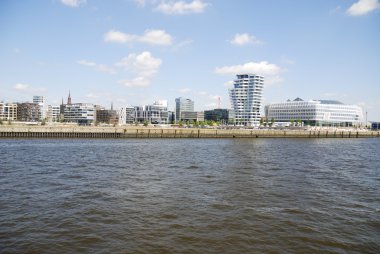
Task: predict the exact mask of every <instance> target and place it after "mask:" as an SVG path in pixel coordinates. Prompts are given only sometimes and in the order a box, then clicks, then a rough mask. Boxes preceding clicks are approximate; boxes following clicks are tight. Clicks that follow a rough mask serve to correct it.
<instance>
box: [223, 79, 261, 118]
mask: <svg viewBox="0 0 380 254" xmlns="http://www.w3.org/2000/svg"><path fill="white" fill-rule="evenodd" d="M236 77H237V78H236V79H235V80H234V87H233V88H231V89H229V94H230V100H231V106H232V109H233V110H234V112H235V123H236V124H237V125H244V126H258V125H259V124H260V117H261V115H260V109H261V103H262V93H263V87H264V77H262V76H259V75H255V74H238V75H236Z"/></svg>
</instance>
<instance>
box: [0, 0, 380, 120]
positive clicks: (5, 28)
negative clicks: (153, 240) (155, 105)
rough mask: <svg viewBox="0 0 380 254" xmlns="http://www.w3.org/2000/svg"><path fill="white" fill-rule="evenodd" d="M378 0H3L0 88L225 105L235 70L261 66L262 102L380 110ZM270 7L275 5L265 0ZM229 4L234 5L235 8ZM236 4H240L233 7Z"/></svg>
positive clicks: (89, 98) (6, 96) (5, 92)
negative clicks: (333, 103) (317, 102)
mask: <svg viewBox="0 0 380 254" xmlns="http://www.w3.org/2000/svg"><path fill="white" fill-rule="evenodd" d="M379 6H380V4H379V1H377V0H361V1H357V0H352V1H351V0H350V1H348V0H347V1H345V0H334V1H318V2H317V3H315V2H307V3H306V2H303V1H299V2H295V1H281V2H280V1H266V2H265V3H264V2H259V1H234V2H227V1H224V2H221V1H219V2H218V1H201V0H194V1H192V0H189V1H148V0H146V1H143V0H138V1H132V0H130V1H114V2H112V5H110V4H109V3H106V2H101V1H92V0H87V1H84V0H82V1H76V0H62V1H58V0H56V1H38V2H35V1H17V2H15V1H2V2H1V3H0V7H1V8H0V21H1V25H0V31H1V33H2V40H1V42H0V52H1V55H2V57H1V59H0V69H1V71H0V74H1V75H0V90H1V92H0V100H4V101H6V102H11V101H30V100H31V98H32V96H33V95H42V96H45V97H46V98H47V100H48V102H49V104H50V105H59V104H60V103H61V99H62V97H63V98H64V99H66V96H67V94H68V91H69V90H70V91H71V93H72V94H73V100H74V101H75V102H91V103H95V104H99V105H104V106H107V107H108V105H110V103H111V102H114V105H115V107H118V108H120V107H122V106H126V105H144V104H150V103H152V102H153V101H156V100H159V99H167V100H168V101H169V108H170V109H173V108H174V101H175V98H177V97H186V98H190V99H192V100H194V101H195V110H197V111H199V110H207V109H212V108H217V103H218V101H217V100H218V97H221V107H222V108H231V105H230V103H229V97H228V89H227V88H228V87H230V86H231V81H232V80H233V79H234V78H235V75H236V74H238V73H242V72H250V73H254V74H257V75H263V76H265V88H264V92H263V96H264V101H263V105H266V104H268V103H273V102H282V101H285V100H287V99H294V98H296V97H302V98H304V99H305V100H309V99H336V100H340V101H342V102H344V103H346V104H358V105H360V106H361V107H362V108H363V111H364V113H365V112H366V111H368V120H372V121H375V120H379V119H380V98H379V97H378V94H380V87H379V80H380V73H378V72H377V71H376V70H377V68H378V66H380V49H379V46H378V45H380V35H379V34H378V33H376V31H377V24H379V23H380V15H379V14H380V11H379ZM273 7H274V8H273ZM231 13H234V15H231ZM236 13H239V15H236Z"/></svg>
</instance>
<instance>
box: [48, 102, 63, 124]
mask: <svg viewBox="0 0 380 254" xmlns="http://www.w3.org/2000/svg"><path fill="white" fill-rule="evenodd" d="M59 117H60V106H59V105H48V113H47V119H48V121H49V122H57V121H59Z"/></svg>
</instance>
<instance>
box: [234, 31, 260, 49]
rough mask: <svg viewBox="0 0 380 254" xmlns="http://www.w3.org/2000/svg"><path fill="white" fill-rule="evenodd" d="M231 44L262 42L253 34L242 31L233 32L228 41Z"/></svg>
mask: <svg viewBox="0 0 380 254" xmlns="http://www.w3.org/2000/svg"><path fill="white" fill-rule="evenodd" d="M230 43H231V44H233V45H236V46H243V45H247V44H262V42H261V41H260V40H258V39H257V38H256V37H255V36H253V35H250V34H247V33H243V34H235V36H234V38H233V39H232V40H231V41H230Z"/></svg>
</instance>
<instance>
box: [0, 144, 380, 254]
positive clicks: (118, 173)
mask: <svg viewBox="0 0 380 254" xmlns="http://www.w3.org/2000/svg"><path fill="white" fill-rule="evenodd" d="M0 252H1V253H268V252H269V253H379V252H380V140H379V139H257V140H256V139H255V140H249V139H246V140H244V139H239V140H237V139H225V140H218V139H210V140H195V139H167V140H162V139H157V140H156V139H149V140H148V139H142V140H83V139H82V140H69V139H62V140H59V139H56V140H46V139H41V140H38V139H26V140H22V139H15V140H5V139H2V140H0Z"/></svg>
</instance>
